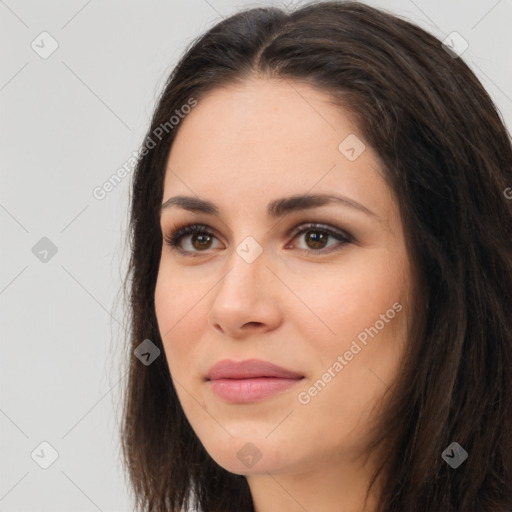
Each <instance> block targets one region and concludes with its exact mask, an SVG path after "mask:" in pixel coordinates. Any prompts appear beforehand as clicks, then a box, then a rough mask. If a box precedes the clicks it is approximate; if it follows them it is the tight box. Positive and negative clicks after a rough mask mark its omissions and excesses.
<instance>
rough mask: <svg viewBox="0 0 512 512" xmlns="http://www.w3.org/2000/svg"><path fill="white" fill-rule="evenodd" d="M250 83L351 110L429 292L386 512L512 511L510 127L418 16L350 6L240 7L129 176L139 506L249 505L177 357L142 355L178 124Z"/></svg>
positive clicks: (395, 394)
mask: <svg viewBox="0 0 512 512" xmlns="http://www.w3.org/2000/svg"><path fill="white" fill-rule="evenodd" d="M254 76H262V77H267V78H277V79H285V80H290V81H292V82H293V81H302V82H306V83H308V84H310V85H312V86H314V87H316V88H318V89H319V90H321V91H325V92H327V93H329V95H330V97H332V99H333V103H334V104H335V105H339V106H341V107H343V108H344V109H347V110H349V111H350V112H352V113H353V114H354V116H355V119H356V120H357V122H358V124H359V126H360V130H361V133H362V135H363V136H364V137H365V142H367V143H368V144H370V145H371V146H372V147H373V148H375V150H376V152H377V154H378V155H379V157H380V158H381V160H382V162H383V166H384V170H385V178H386V180H387V183H388V185H389V187H390V188H391V190H392V191H393V192H394V194H395V196H396V197H397V198H398V200H399V203H400V211H401V216H402V221H403V225H404V230H405V234H406V237H407V244H408V249H409V254H410V257H411V259H412V261H413V262H414V266H415V268H416V273H417V283H418V288H417V291H416V296H415V304H414V309H413V310H412V320H411V326H412V327H411V329H410V332H409V339H408V346H407V352H406V355H405V358H404V361H403V365H402V369H401V372H400V375H399V378H398V379H397V382H395V383H394V385H393V386H392V388H391V391H390V393H389V395H388V396H387V400H388V402H387V408H386V414H385V416H384V417H382V419H381V421H380V423H379V429H378V430H377V431H376V432H375V442H374V444H373V445H372V448H373V447H375V448H377V447H385V456H383V457H382V465H381V467H380V472H379V473H378V475H379V481H380V479H381V478H382V482H383V484H382V487H381V488H382V490H381V492H380V500H379V512H392V511H396V512H398V511H401V512H410V511H412V510H414V511H416V512H433V511H435V512H443V511H457V512H461V511H468V512H479V511H481V512H484V511H485V512H490V511H492V512H506V511H508V512H510V510H512V456H511V454H512V375H511V368H512V200H510V199H507V194H506V193H505V191H506V190H507V189H508V190H510V189H509V187H511V186H512V145H511V139H510V135H509V133H508V132H507V130H506V128H505V126H504V124H503V121H502V120H501V118H500V115H499V112H498V111H497V108H496V107H495V105H494V104H493V102H492V100H491V99H490V97H489V95H488V94H487V93H486V91H485V90H484V88H483V87H482V85H481V84H480V82H479V81H478V80H477V78H476V77H475V75H474V74H473V72H472V71H471V70H470V69H469V67H468V66H467V65H466V64H465V63H464V61H463V59H462V58H460V57H459V58H457V57H455V56H454V55H453V54H450V53H449V52H448V51H445V49H444V48H443V47H442V45H441V42H440V41H439V40H438V39H436V38H435V37H434V36H433V35H430V34H429V33H427V32H425V31H424V30H422V29H420V28H419V27H417V26H415V25H414V24H412V23H410V22H408V21H406V20H404V19H401V18H399V17H397V16H395V15H392V14H391V13H388V12H386V11H383V10H379V9H376V8H372V7H369V6H367V5H364V4H360V3H357V2H320V3H312V4H308V5H306V6H304V7H302V8H300V9H297V10H295V11H294V12H284V11H282V10H280V9H277V8H254V9H250V10H246V11H243V12H240V13H238V14H236V15H233V16H231V17H229V18H227V19H225V20H223V21H221V22H220V23H218V24H217V25H215V26H214V27H213V28H211V29H210V30H208V32H206V33H205V34H204V35H202V36H201V37H200V38H198V39H197V40H196V41H194V42H193V44H191V46H190V47H189V48H188V50H187V51H186V53H185V54H184V56H183V57H182V58H181V60H180V61H179V63H178V65H177V66H176V67H175V69H174V70H173V72H172V74H171V76H170V77H169V79H168V82H167V84H166V85H165V88H164V91H163V93H162V95H161V97H160V99H159V102H158V105H157V107H156V110H155V112H154V115H153V118H152V121H151V126H150V128H149V130H148V132H147V135H146V139H145V141H144V146H145V147H146V149H148V148H150V149H148V150H147V151H144V152H141V153H140V158H139V160H138V164H137V166H136V169H135V171H134V176H133V188H132V191H131V218H130V244H131V248H130V250H131V254H130V256H131V257H130V262H129V272H128V275H127V276H126V282H125V287H129V289H128V292H129V305H128V306H129V311H130V341H129V345H128V350H129V354H128V359H127V365H128V366H127V371H128V383H127V387H126V389H125V397H124V404H123V407H124V409H123V424H122V430H121V439H122V447H123V462H124V464H125V467H126V470H127V474H128V475H129V479H130V484H131V486H132V490H133V493H134V495H135V499H136V506H137V507H138V510H148V511H149V510H151V511H155V512H156V511H158V512H160V511H161V512H164V511H166V512H168V511H172V512H178V511H179V510H181V509H182V508H183V507H189V505H190V503H189V501H188V498H189V496H190V495H191V494H192V493H194V495H195V496H196V497H197V504H198V506H199V507H200V509H201V510H202V511H204V512H226V511H233V512H235V511H236V512H249V511H252V510H253V504H252V500H251V495H250V491H249V487H248V484H247V480H246V478H245V477H244V476H242V475H235V474H232V473H229V472H228V471H226V470H225V469H223V468H222V467H220V466H219V465H218V464H217V463H216V462H215V461H214V460H213V459H212V458H211V457H210V456H209V455H208V453H207V452H206V450H205V449H204V448H203V446H202V445H201V443H200V442H199V440H198V438H197V437H196V435H195V433H194V431H193V430H192V428H191V426H190V424H189V423H188V421H187V418H186V417H185V415H184V413H183V410H182V408H181V406H180V403H179V401H178V398H177V395H176V391H175V389H174V387H173V384H172V381H171V379H170V374H169V368H168V365H167V361H166V358H165V357H158V358H157V359H156V360H155V361H154V362H153V363H152V364H151V365H148V366H146V365H144V364H141V361H139V359H138V358H136V357H134V355H133V351H134V350H135V349H136V347H137V346H139V345H140V344H141V343H142V341H143V340H145V339H150V340H151V341H152V342H153V343H154V344H155V345H156V346H157V347H158V348H159V349H160V350H161V352H162V354H163V353H164V349H163V345H162V341H161V338H160V335H159V331H158V326H157V321H156V315H155V307H154V291H155V283H156V278H157V274H158V268H159V259H160V254H161V244H162V234H161V231H160V205H161V203H162V199H163V197H162V196H163V183H164V173H165V167H166V160H167V156H168V154H169V151H170V148H171V145H172V143H173V140H174V137H175V135H176V133H177V131H178V130H179V124H178V125H177V126H171V125H170V124H169V119H170V117H171V116H172V115H173V114H174V113H175V112H176V110H180V109H181V108H182V107H183V105H186V104H190V100H191V98H193V99H194V100H195V101H198V102H200V101H201V98H202V97H203V96H204V95H205V94H207V93H208V92H211V91H212V90H214V89H215V88H217V87H221V86H223V85H228V84H232V83H234V82H237V81H238V82H240V81H244V80H246V79H248V78H251V77H254ZM166 123H167V125H166ZM162 126H164V127H165V126H166V129H165V130H162V129H161V128H160V131H157V132H156V133H158V134H159V136H158V137H155V130H157V129H158V128H159V127H162ZM150 141H151V142H150ZM153 146H154V147H153ZM452 442H457V443H458V444H459V445H460V446H462V448H464V450H465V451H466V452H467V453H468V459H467V460H466V461H465V462H464V463H463V464H462V465H460V466H459V467H458V468H457V469H453V468H452V467H450V465H448V464H447V463H446V462H445V460H443V458H442V453H443V451H444V450H445V449H446V448H447V447H448V446H449V445H450V444H451V443H452ZM375 477H377V474H376V475H375ZM374 481H376V480H375V479H374Z"/></svg>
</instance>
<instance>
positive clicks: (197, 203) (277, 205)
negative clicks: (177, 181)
mask: <svg viewBox="0 0 512 512" xmlns="http://www.w3.org/2000/svg"><path fill="white" fill-rule="evenodd" d="M331 203H338V204H342V205H344V206H348V207H350V208H354V209H356V210H359V211H361V212H363V213H365V214H367V215H370V216H373V217H377V215H376V214H375V213H374V212H372V211H371V210H369V209H368V208H367V207H366V206H364V205H362V204H360V203H358V202H357V201H354V200H353V199H350V198H348V197H346V196H337V195H333V194H297V195H294V196H290V197H283V198H280V199H275V200H274V201H271V202H270V203H269V204H268V206H267V215H268V216H269V217H272V218H277V217H282V216H283V215H286V214H287V213H290V212H292V211H300V210H307V209H310V208H316V207H318V206H323V205H326V204H331ZM171 207H177V208H182V209H184V210H188V211H190V212H194V213H204V214H207V215H215V216H217V217H218V216H220V214H221V211H220V209H219V208H218V207H217V206H216V205H215V203H212V202H211V201H208V200H205V199H199V198H198V197H193V196H174V197H171V198H169V199H167V201H165V202H164V203H163V204H162V208H161V210H160V211H161V212H163V211H164V210H166V209H168V208H171Z"/></svg>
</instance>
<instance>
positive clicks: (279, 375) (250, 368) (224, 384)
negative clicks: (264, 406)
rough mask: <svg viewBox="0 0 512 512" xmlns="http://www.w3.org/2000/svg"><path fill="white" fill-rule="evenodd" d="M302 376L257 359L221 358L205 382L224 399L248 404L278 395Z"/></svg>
mask: <svg viewBox="0 0 512 512" xmlns="http://www.w3.org/2000/svg"><path fill="white" fill-rule="evenodd" d="M303 378H304V375H301V374H300V373H297V372H294V371H292V370H287V369H286V368H282V367H281V366H277V365H275V364H272V363H269V362H268V361H262V360H261V359H248V360H246V361H240V362H236V361H231V360H229V359H225V360H223V361H220V362H218V363H217V364H215V365H214V366H213V367H212V368H211V369H210V371H209V372H208V375H207V376H206V384H207V385H208V386H209V387H210V389H211V391H213V393H214V394H215V395H216V396H217V397H219V398H221V399H222V400H224V401H225V402H230V403H233V404H249V403H252V402H258V401H260V400H264V399H267V398H270V397H272V396H274V395H276V394H280V393H282V392H284V391H286V390H288V389H290V388H292V387H294V386H295V385H297V384H298V383H299V382H300V381H301V380H302V379H303Z"/></svg>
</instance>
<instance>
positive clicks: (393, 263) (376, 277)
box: [155, 78, 413, 512]
mask: <svg viewBox="0 0 512 512" xmlns="http://www.w3.org/2000/svg"><path fill="white" fill-rule="evenodd" d="M292 85H293V87H292ZM350 134H353V135H355V136H356V137H357V138H358V139H359V140H360V141H361V142H362V143H364V144H366V142H365V141H364V139H363V136H362V134H361V133H360V131H359V129H358V127H357V126H356V125H355V124H354V123H353V121H352V120H351V118H350V116H348V114H347V113H346V112H344V111H343V110H342V109H340V108H337V107H334V106H333V105H332V104H330V103H329V98H328V96H326V95H325V93H323V92H320V91H318V90H317V89H314V88H312V87H310V86H308V85H305V84H299V83H288V82H286V81H275V80H267V79H263V78H257V79H254V80H251V81H249V82H246V83H244V84H243V85H237V86H230V87H228V88H223V89H216V90H214V91H213V92H211V93H209V94H208V95H207V96H205V97H204V98H203V99H201V100H200V101H199V103H198V105H197V107H196V108H194V109H193V110H192V112H191V113H190V114H188V115H187V117H186V118H185V119H184V120H183V121H181V125H180V126H179V132H178V134H177V138H176V140H175V142H174V144H173V147H172V150H171V152H170V155H169V159H168V165H167V170H166V176H165V185H164V194H163V200H162V203H164V202H165V201H167V200H168V199H169V198H171V197H174V196H178V195H185V196H190V197H198V198H201V199H205V200H209V201H211V202H213V203H215V205H217V207H218V209H219V210H220V215H219V216H215V215H212V214H209V213H196V212H191V211H187V210H185V209H183V208H180V207H177V206H173V207H169V208H165V209H163V211H162V215H161V228H162V233H163V235H164V236H166V235H170V234H172V231H173V229H174V227H175V226H176V225H177V224H180V223H186V224H202V225H205V226H206V227H205V229H206V231H207V232H208V233H209V234H208V235H206V236H205V235H204V234H203V235H194V234H185V235H184V236H183V237H182V238H181V240H180V242H179V247H180V248H181V249H182V250H183V251H185V252H184V253H180V252H179V251H178V250H177V249H178V248H177V247H171V246H169V245H167V244H166V243H165V242H164V244H163V247H162V254H161V261H160V267H159V274H158V280H157V286H156V291H155V307H156V313H157V319H158V325H159V330H160V334H161V336H162V340H163V343H164V348H165V356H166V358H167V361H168V364H169V368H170V372H171V377H172V379H173V382H174V384H175V387H176V390H177V392H178V396H179V399H180V403H181V405H182V407H183V410H184V412H185V414H186V416H187V418H188V420H189V422H190V424H191V426H192V428H193V429H194V431H195V432H196V434H197V436H198V438H199V439H200V441H201V442H202V443H203V445H204V447H205V449H206V450H207V451H208V453H209V454H210V455H211V456H212V458H213V459H214V460H215V461H216V462H217V463H218V464H219V465H221V466H222V467H224V468H225V469H226V470H228V471H230V472H233V473H236V474H242V475H246V477H247V480H248V483H249V486H250V489H251V494H252V497H253V501H254V504H255V509H256V511H257V512H299V511H300V512H303V511H304V510H307V511H308V512H316V511H318V512H320V511H321V512H340V511H342V512H361V511H363V510H364V511H365V512H372V511H374V510H375V505H376V503H377V502H378V496H377V495H375V494H371V495H370V498H369V500H368V502H367V503H366V507H365V508H363V506H364V498H365V493H366V489H367V486H368V483H369V478H370V476H371V473H370V471H371V470H372V468H373V467H374V465H375V463H376V459H375V458H374V457H370V458H369V459H368V460H367V461H363V459H362V458H361V453H362V452H363V450H364V448H365V447H366V446H367V445H368V442H369V439H370V437H369V429H370V428H371V426H372V425H373V424H374V421H375V412H376V410H377V409H376V407H377V406H379V405H380V404H381V403H383V398H384V396H385V393H386V391H387V386H388V385H389V384H390V383H391V382H392V381H393V379H394V378H395V377H396V376H397V374H398V372H399V361H400V357H401V355H402V353H403V349H404V345H405V342H406V338H407V334H406V332H407V315H408V306H407V305H408V301H409V299H410V293H411V285H412V278H413V275H412V271H411V264H410V260H409V255H408V253H407V250H406V246H405V241H404V234H403V229H402V223H401V220H400V215H399V209H398V204H397V202H396V200H395V199H394V197H393V195H392V193H391V191H390V189H389V188H388V186H387V185H386V183H385V182H384V180H383V178H382V176H381V172H380V170H379V169H380V162H379V159H378V156H377V154H376V152H375V151H374V150H373V149H372V148H371V147H370V146H369V145H368V144H366V148H365V149H364V151H362V152H361V153H360V154H359V156H357V153H358V152H360V149H361V148H360V147H359V149H358V148H357V147H356V150H355V151H351V150H350V148H351V147H353V146H354V141H355V140H356V139H349V140H350V141H351V144H348V148H347V147H346V146H343V147H344V148H345V149H343V148H342V150H341V151H340V149H339V148H338V147H339V145H340V143H341V142H342V141H343V140H344V139H345V138H346V137H347V136H349V135H350ZM347 149H348V152H347ZM354 154H355V155H356V156H357V158H355V159H353V161H351V160H350V159H349V158H347V155H348V156H350V157H351V158H353V156H354ZM296 194H336V195H340V196H341V195H343V196H345V197H348V198H350V200H352V201H355V202H357V203H359V204H360V205H363V207H364V208H366V209H368V210H370V211H371V212H372V213H368V212H365V211H363V210H364V208H363V209H361V208H357V207H352V206H349V205H347V204H342V203H338V202H332V203H329V204H325V205H322V206H316V207H314V208H308V209H301V210H296V211H290V212H288V213H287V214H286V215H283V216H281V217H278V218H277V217H276V218H274V217H270V216H268V215H267V205H268V204H269V203H270V202H271V201H273V200H275V199H278V198H283V197H288V196H292V195H296ZM306 223H316V224H322V226H323V227H313V228H311V227H308V228H307V229H305V230H302V228H301V229H300V230H299V229H298V230H296V232H295V233H294V232H293V230H294V229H295V228H300V227H301V226H304V225H305V224H306ZM326 228H330V230H332V231H334V232H335V233H336V232H341V233H342V234H343V233H346V234H349V235H350V240H351V241H349V242H343V241H342V240H341V239H339V238H336V236H333V235H332V234H330V233H328V232H327V233H326V231H325V229H326ZM299 231H301V232H299ZM246 237H252V239H254V241H255V242H254V241H252V239H249V241H248V239H247V238H246ZM237 247H239V248H243V251H237ZM258 247H260V248H261V249H262V252H261V253H258V254H259V255H258V256H257V257H256V258H255V259H254V261H252V262H248V261H247V259H245V258H244V257H242V256H244V255H246V254H247V255H249V254H250V255H255V254H257V253H256V252H255V251H257V250H258ZM315 250H316V251H317V253H316V254H315V253H314V252H313V251H315ZM371 328H373V329H374V330H373V331H372V330H371ZM365 329H369V330H370V332H372V334H373V335H372V336H370V335H368V331H365ZM375 331H377V333H376V334H375ZM362 333H366V334H367V339H366V343H363V342H362V341H361V340H362V339H364V334H362ZM358 336H359V337H358ZM354 341H355V342H356V344H357V346H358V347H359V349H360V350H357V348H356V345H354V344H353V342H354ZM350 354H352V355H350ZM339 357H341V359H339ZM250 358H257V359H263V360H266V361H270V362H272V363H274V364H277V365H279V366H282V367H284V368H286V369H290V370H293V371H295V372H299V373H300V374H301V375H302V377H303V378H302V380H300V381H296V382H295V383H294V384H293V385H292V387H290V388H288V389H286V390H283V391H280V392H278V393H276V394H274V395H272V396H269V397H267V398H263V399H260V400H256V401H253V402H250V403H233V402H229V401H227V400H225V399H223V398H220V397H219V396H218V395H216V394H215V393H214V392H213V391H212V388H211V386H210V384H211V383H210V382H208V381H206V380H205V376H206V374H207V372H208V370H209V369H210V368H211V366H212V365H213V364H214V363H216V362H218V361H220V360H223V359H232V360H235V361H240V360H245V359H250ZM336 362H337V363H338V364H336ZM340 368H341V369H340ZM326 375H327V376H326ZM319 379H320V380H321V381H322V383H321V384H320V385H319V384H318V380H319ZM315 383H317V388H315ZM312 388H314V389H313V390H311V389H312ZM315 389H316V392H315ZM247 443H252V445H254V446H252V445H248V444H247ZM243 447H245V448H243ZM241 449H243V450H242V452H240V450H241ZM244 450H245V451H244ZM247 453H249V459H247V457H245V458H244V454H245V455H247ZM258 457H259V460H257V462H255V463H253V461H254V460H255V459H256V458H258ZM248 461H249V462H248ZM251 464H252V465H251Z"/></svg>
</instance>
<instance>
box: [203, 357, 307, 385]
mask: <svg viewBox="0 0 512 512" xmlns="http://www.w3.org/2000/svg"><path fill="white" fill-rule="evenodd" d="M255 377H279V378H282V379H299V378H302V377H304V375H301V374H300V373H297V372H294V371H292V370H287V369H285V368H282V367H280V366H277V365H275V364H273V363H269V362H268V361H263V360H262V359H246V360H245V361H232V360H231V359H223V360H222V361H219V362H218V363H216V364H214V365H213V366H212V367H211V368H210V371H209V372H208V374H207V375H206V380H216V379H251V378H255Z"/></svg>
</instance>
